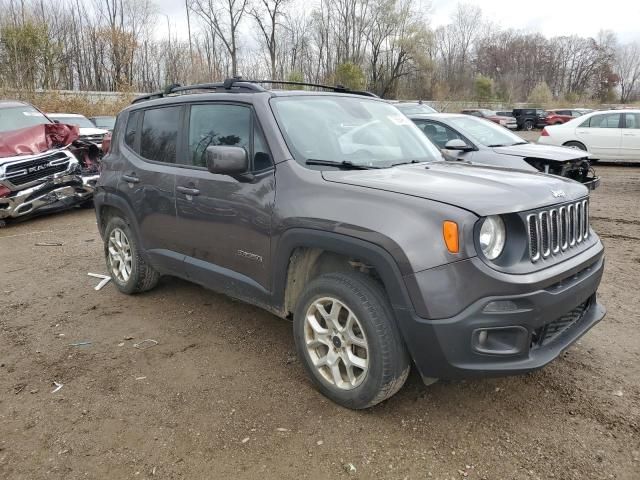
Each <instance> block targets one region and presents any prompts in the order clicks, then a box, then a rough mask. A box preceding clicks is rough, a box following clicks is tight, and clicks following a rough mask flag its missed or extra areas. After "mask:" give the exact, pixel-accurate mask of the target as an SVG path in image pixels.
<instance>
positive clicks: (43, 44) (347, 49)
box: [0, 0, 640, 104]
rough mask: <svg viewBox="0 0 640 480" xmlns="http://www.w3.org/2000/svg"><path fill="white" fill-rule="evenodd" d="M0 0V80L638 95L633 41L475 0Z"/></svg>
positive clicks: (639, 74) (117, 86) (31, 85)
mask: <svg viewBox="0 0 640 480" xmlns="http://www.w3.org/2000/svg"><path fill="white" fill-rule="evenodd" d="M182 8H183V12H184V14H185V16H186V19H187V23H186V25H187V26H186V30H187V31H186V32H185V31H177V27H176V22H175V21H173V19H171V18H167V17H166V16H163V15H162V14H161V13H160V12H159V10H158V6H157V5H156V4H155V3H154V2H153V0H92V1H91V2H86V1H83V0H59V1H56V2H52V1H51V0H0V12H2V14H1V15H0V87H3V88H19V89H69V90H72V89H80V90H102V91H137V92H148V91H154V90H158V89H161V88H163V87H165V86H166V85H169V84H172V83H196V82H211V81H214V80H220V79H223V78H226V77H230V76H236V75H242V76H243V77H245V78H271V79H278V80H293V81H307V82H312V83H329V84H343V85H345V86H348V87H350V88H357V89H367V90H369V91H372V92H374V93H376V94H378V95H380V96H382V97H385V98H422V99H434V100H447V99H449V100H451V99H460V100H463V99H464V100H471V99H477V100H484V101H489V100H493V101H496V100H497V101H502V102H522V101H532V102H536V103H542V104H544V103H548V102H551V101H553V100H559V101H566V102H568V103H576V102H579V101H582V102H601V103H610V102H621V103H628V102H633V101H636V100H638V99H639V98H640V43H638V42H631V43H621V42H619V41H618V40H617V38H616V36H615V34H614V33H613V32H610V31H602V32H600V33H599V34H598V35H597V36H595V37H594V38H590V37H589V38H586V37H580V36H575V35H572V36H557V37H552V38H547V37H545V36H543V35H541V34H538V33H528V32H522V31H518V30H513V29H504V28H501V27H500V26H498V25H495V24H494V23H492V22H491V21H489V20H487V19H485V18H484V17H483V15H482V10H481V9H480V8H479V7H477V6H474V5H469V4H464V3H460V4H458V5H457V7H456V9H455V11H454V13H453V14H452V15H451V18H450V21H449V22H448V23H447V24H446V25H442V26H439V27H437V28H432V27H431V26H430V23H429V18H430V13H431V7H430V5H429V4H428V3H427V2H426V0H425V1H421V0H316V2H315V4H314V5H313V6H310V5H308V4H306V3H303V2H302V1H301V0H184V3H183V5H182Z"/></svg>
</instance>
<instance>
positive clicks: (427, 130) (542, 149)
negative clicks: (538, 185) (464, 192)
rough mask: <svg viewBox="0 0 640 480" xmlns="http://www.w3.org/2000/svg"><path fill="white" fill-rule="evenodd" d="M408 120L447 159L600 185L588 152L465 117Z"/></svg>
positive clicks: (444, 115)
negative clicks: (540, 142) (544, 142)
mask: <svg viewBox="0 0 640 480" xmlns="http://www.w3.org/2000/svg"><path fill="white" fill-rule="evenodd" d="M409 118H411V120H413V122H414V123H415V124H416V125H418V127H419V128H420V130H422V131H423V132H424V134H425V135H426V136H427V137H428V138H429V140H431V141H432V142H433V143H434V144H435V145H436V146H437V147H438V148H440V149H441V150H442V152H443V155H444V156H445V158H447V159H448V160H464V161H467V162H472V163H475V164H484V165H495V166H498V167H508V168H518V169H521V170H531V171H539V172H544V173H551V174H553V175H560V176H561V177H567V178H570V179H572V180H576V181H577V182H581V183H583V184H584V185H585V186H587V187H588V188H590V189H595V188H596V187H597V186H598V185H599V184H600V178H599V177H598V176H596V174H595V171H594V170H593V168H592V167H591V162H590V159H589V153H588V152H585V151H582V150H579V149H575V148H568V147H554V146H551V145H538V144H536V143H530V142H527V141H525V140H523V139H522V138H520V137H519V136H518V135H516V134H514V133H511V132H510V131H508V130H506V129H504V128H502V127H499V126H497V125H494V124H492V123H489V122H486V121H483V120H481V119H477V118H474V117H470V116H469V115H459V114H454V113H436V114H432V115H409Z"/></svg>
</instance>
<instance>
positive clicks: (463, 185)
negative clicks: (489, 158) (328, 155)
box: [322, 161, 588, 216]
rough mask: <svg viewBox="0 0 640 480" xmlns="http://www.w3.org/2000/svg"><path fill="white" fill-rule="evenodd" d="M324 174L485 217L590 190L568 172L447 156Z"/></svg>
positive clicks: (578, 195) (582, 194)
mask: <svg viewBox="0 0 640 480" xmlns="http://www.w3.org/2000/svg"><path fill="white" fill-rule="evenodd" d="M322 176H323V178H324V179H325V180H327V181H329V182H336V183H343V184H347V185H356V186H360V187H366V188H375V189H378V190H384V191H388V192H395V193H400V194H403V195H411V196H414V197H421V198H425V199H428V200H434V201H437V202H442V203H447V204H450V205H454V206H458V207H460V208H464V209H466V210H469V211H470V212H474V213H476V214H477V215H480V216H485V215H493V214H500V213H509V212H521V211H525V210H531V209H534V208H540V207H543V206H548V205H553V204H556V203H562V202H565V201H570V200H574V199H578V198H582V197H585V196H586V195H587V194H588V190H587V189H586V187H584V186H583V185H581V184H579V183H578V182H574V181H573V180H569V179H566V178H563V177H558V176H553V175H546V174H544V173H537V172H524V171H519V170H513V169H509V168H501V167H490V166H485V165H482V166H480V165H470V164H467V163H450V162H445V161H443V162H433V163H429V164H416V165H403V166H398V167H392V168H385V169H380V170H348V171H342V170H325V171H323V172H322Z"/></svg>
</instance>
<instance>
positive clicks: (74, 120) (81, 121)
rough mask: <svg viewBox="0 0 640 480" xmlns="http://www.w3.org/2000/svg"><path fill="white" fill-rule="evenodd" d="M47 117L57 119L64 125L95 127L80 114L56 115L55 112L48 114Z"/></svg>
mask: <svg viewBox="0 0 640 480" xmlns="http://www.w3.org/2000/svg"><path fill="white" fill-rule="evenodd" d="M49 118H50V119H51V120H57V121H59V122H60V123H64V124H66V125H77V126H78V127H80V128H96V126H95V125H94V124H93V123H91V120H89V119H88V118H87V117H83V116H82V115H78V116H75V115H74V116H73V117H67V116H66V115H56V114H55V113H53V114H51V113H50V114H49Z"/></svg>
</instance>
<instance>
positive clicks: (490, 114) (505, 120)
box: [460, 108, 518, 130]
mask: <svg viewBox="0 0 640 480" xmlns="http://www.w3.org/2000/svg"><path fill="white" fill-rule="evenodd" d="M460 113H462V114H464V115H472V116H474V117H480V118H486V119H487V120H490V121H492V122H493V123H497V124H498V125H501V126H503V127H505V128H508V129H509V130H516V129H517V128H518V122H517V121H516V119H515V118H514V117H513V116H511V117H508V116H506V115H505V116H503V115H498V114H497V113H496V112H494V111H493V110H487V109H486V108H468V109H466V110H462V111H461V112H460Z"/></svg>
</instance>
